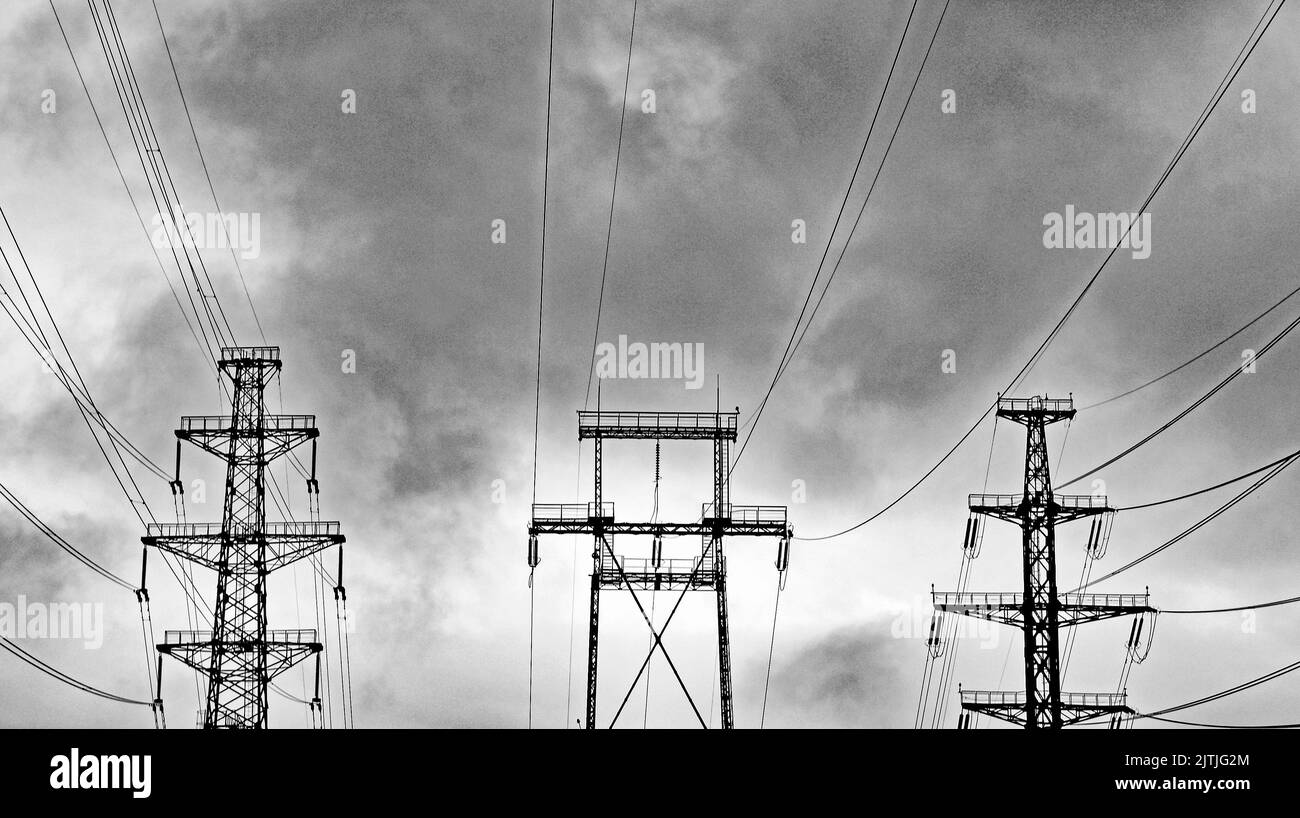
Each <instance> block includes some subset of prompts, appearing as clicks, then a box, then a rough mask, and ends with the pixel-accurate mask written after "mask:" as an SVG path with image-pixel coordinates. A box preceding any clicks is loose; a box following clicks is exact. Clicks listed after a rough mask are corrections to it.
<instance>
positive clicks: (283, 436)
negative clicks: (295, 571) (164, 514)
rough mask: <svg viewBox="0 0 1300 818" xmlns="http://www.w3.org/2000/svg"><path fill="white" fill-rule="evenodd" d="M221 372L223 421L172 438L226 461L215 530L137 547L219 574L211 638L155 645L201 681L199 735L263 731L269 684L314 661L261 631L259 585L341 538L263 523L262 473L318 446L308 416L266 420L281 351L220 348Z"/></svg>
mask: <svg viewBox="0 0 1300 818" xmlns="http://www.w3.org/2000/svg"><path fill="white" fill-rule="evenodd" d="M219 366H220V369H221V371H222V372H223V373H224V374H225V375H226V376H228V377H229V378H230V380H231V383H232V387H233V389H232V392H231V414H230V415H229V416H216V417H213V416H187V417H183V418H182V419H181V428H180V429H177V430H176V437H177V439H178V440H183V441H189V442H190V443H192V444H194V445H195V446H198V447H199V448H200V449H203V450H204V451H207V452H210V453H212V454H214V455H216V456H218V457H220V458H222V459H224V460H225V461H226V486H225V499H224V504H223V507H222V515H221V523H220V524H219V525H215V524H211V523H175V524H172V523H166V524H151V525H149V526H148V529H147V531H146V535H145V536H144V537H143V538H142V540H143V542H144V544H145V545H146V546H151V547H154V548H157V549H159V550H161V551H165V552H168V553H171V554H175V555H176V556H178V557H181V558H183V559H187V560H190V561H192V562H195V563H198V564H199V565H202V566H204V567H207V568H210V569H212V570H214V571H216V573H217V594H216V607H215V610H214V615H213V629H212V630H211V631H167V632H166V633H165V636H164V640H163V642H162V643H161V644H159V645H158V651H159V652H160V653H162V654H166V655H170V656H173V657H175V658H177V659H179V660H180V661H181V662H183V663H185V664H187V665H189V666H190V667H193V668H196V669H197V670H199V671H201V672H203V673H205V674H206V675H207V678H208V690H207V700H206V702H205V705H204V716H203V726H204V727H205V728H264V727H266V726H267V686H268V685H269V684H270V681H271V679H272V678H273V677H274V676H276V675H277V674H279V673H281V672H283V671H284V670H286V669H288V668H289V667H292V666H293V665H294V664H296V663H297V662H299V661H301V660H302V659H304V658H306V657H307V656H310V655H312V654H319V653H320V651H321V644H320V643H319V642H317V641H316V632H315V630H293V631H270V630H268V629H267V616H266V596H267V593H266V580H267V576H268V575H269V574H270V573H271V572H272V571H274V570H276V569H277V568H282V567H284V566H285V565H289V564H290V563H293V562H295V561H296V560H299V559H302V558H304V557H307V556H310V555H312V554H315V553H317V552H319V551H321V550H323V549H325V548H327V547H329V546H331V545H335V544H342V543H343V535H342V534H341V533H340V531H339V524H338V523H337V522H291V523H269V524H268V523H267V521H266V480H265V472H266V467H267V465H268V464H269V463H271V461H273V460H274V459H275V458H277V457H279V456H281V455H284V454H286V453H287V452H289V451H290V450H291V449H293V448H294V447H295V446H298V445H300V444H302V443H304V442H306V441H308V440H314V439H315V438H317V437H318V436H319V432H318V430H317V429H316V425H315V417H314V416H311V415H270V414H267V411H266V400H265V390H266V387H267V385H268V384H269V383H270V381H271V379H272V378H273V377H275V375H276V373H278V372H279V371H280V367H281V361H280V351H279V348H278V347H223V348H222V350H221V360H220V361H219ZM178 445H179V444H178ZM178 456H179V455H178ZM313 478H314V475H313ZM340 581H341V580H340ZM159 667H160V675H161V665H160V666H159ZM160 681H161V680H160ZM159 696H161V691H160V692H159Z"/></svg>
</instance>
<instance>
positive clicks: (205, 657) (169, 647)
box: [157, 628, 323, 679]
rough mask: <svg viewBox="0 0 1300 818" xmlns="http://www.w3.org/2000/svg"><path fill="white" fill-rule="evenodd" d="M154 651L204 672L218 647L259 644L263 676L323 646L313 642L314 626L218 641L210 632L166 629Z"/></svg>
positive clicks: (244, 649)
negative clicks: (264, 661)
mask: <svg viewBox="0 0 1300 818" xmlns="http://www.w3.org/2000/svg"><path fill="white" fill-rule="evenodd" d="M157 647H158V652H159V653H164V654H167V655H168V656H172V657H174V658H176V659H179V660H180V661H181V662H184V663H185V664H187V665H189V666H190V667H192V668H195V669H197V670H200V671H204V672H206V671H207V670H208V668H209V667H210V666H211V663H212V656H213V653H214V652H215V651H217V650H218V649H220V650H221V651H223V652H224V653H226V654H252V653H254V652H256V651H258V650H260V649H262V648H263V647H265V649H266V653H267V666H266V670H267V678H268V679H270V678H274V677H275V676H277V675H279V674H280V673H283V672H284V671H286V670H288V669H289V668H291V667H293V666H294V665H295V664H297V663H298V662H300V661H302V660H303V659H305V658H307V657H308V656H310V655H312V654H313V653H320V652H321V650H322V649H323V648H322V646H321V643H320V642H318V641H316V630H315V628H303V629H297V630H274V631H267V632H266V639H264V640H256V639H249V640H245V641H233V642H232V641H227V642H223V643H220V644H219V643H218V642H217V641H216V640H215V638H214V637H213V635H212V631H166V632H164V633H163V641H162V642H160V643H159V644H158V646H157Z"/></svg>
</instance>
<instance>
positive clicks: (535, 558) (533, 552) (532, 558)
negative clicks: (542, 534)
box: [528, 534, 542, 568]
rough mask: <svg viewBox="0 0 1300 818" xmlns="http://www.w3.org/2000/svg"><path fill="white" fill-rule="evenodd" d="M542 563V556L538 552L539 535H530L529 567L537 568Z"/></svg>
mask: <svg viewBox="0 0 1300 818" xmlns="http://www.w3.org/2000/svg"><path fill="white" fill-rule="evenodd" d="M541 561H542V560H541V555H540V554H539V553H538V550H537V535H536V534H529V535H528V567H529V568H536V567H537V564H538V563H539V562H541Z"/></svg>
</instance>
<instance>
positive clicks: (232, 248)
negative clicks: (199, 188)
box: [152, 0, 267, 344]
mask: <svg viewBox="0 0 1300 818" xmlns="http://www.w3.org/2000/svg"><path fill="white" fill-rule="evenodd" d="M152 2H153V14H154V17H155V18H156V19H157V20H158V32H159V33H160V34H162V40H163V47H164V48H166V49H167V61H168V62H169V63H171V67H172V76H173V77H175V78H176V91H177V93H179V94H180V97H181V105H182V107H184V109H185V119H186V121H188V122H189V124H190V135H191V136H193V137H194V149H195V150H196V151H198V154H199V162H200V163H201V164H202V165H203V176H204V178H206V179H207V180H208V192H210V193H211V194H212V204H213V206H214V207H216V208H217V214H218V215H219V216H220V215H221V214H222V212H223V211H222V210H221V203H220V202H219V201H217V189H216V187H215V186H213V184H212V174H210V173H208V160H207V159H205V158H204V156H203V146H201V145H200V144H199V134H198V132H197V131H196V130H195V129H194V119H193V118H192V117H191V116H190V104H189V103H188V102H187V101H186V100H185V89H184V88H182V87H181V75H180V72H178V71H177V70H176V60H174V59H172V47H171V44H170V43H168V42H167V31H166V29H164V28H163V21H162V15H161V14H159V13H158V3H157V0H152ZM217 221H219V222H221V230H222V232H223V233H224V234H225V236H226V244H227V245H228V246H229V247H230V258H231V260H232V261H234V262H235V271H236V272H237V273H239V283H240V284H241V285H242V286H243V288H244V297H245V298H247V299H248V309H249V311H250V312H252V314H253V323H255V324H256V325H257V333H258V335H260V336H261V337H262V343H264V344H265V343H266V342H267V341H266V332H265V331H264V330H263V329H262V321H261V319H260V318H258V317H257V307H254V306H253V296H252V294H251V293H249V291H248V282H247V281H246V280H245V279H244V269H243V267H241V266H240V264H239V256H238V255H237V254H236V253H235V244H234V242H232V241H231V240H230V231H229V230H228V229H227V228H226V220H225V219H224V218H218V219H217ZM196 252H197V251H196Z"/></svg>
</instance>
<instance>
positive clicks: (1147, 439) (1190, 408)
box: [1055, 316, 1300, 491]
mask: <svg viewBox="0 0 1300 818" xmlns="http://www.w3.org/2000/svg"><path fill="white" fill-rule="evenodd" d="M1297 326H1300V316H1297V317H1296V318H1295V319H1294V320H1293V321H1292V322H1291V323H1290V324H1287V325H1286V327H1284V328H1283V329H1282V331H1281V332H1279V333H1278V334H1277V335H1275V336H1273V340H1271V341H1269V342H1268V343H1267V344H1265V345H1264V348H1263V349H1261V350H1259V352H1257V353H1255V360H1256V361H1258V360H1259V359H1260V358H1262V357H1264V355H1265V354H1266V353H1267V352H1268V351H1269V350H1270V349H1272V348H1273V347H1274V346H1275V345H1276V344H1277V343H1278V342H1280V341H1281V340H1282V339H1283V338H1285V337H1286V336H1287V335H1289V334H1290V332H1291V330H1293V329H1295V328H1296V327H1297ZM1246 371H1247V370H1246V367H1245V366H1238V367H1234V368H1233V370H1232V372H1231V373H1229V374H1228V376H1227V377H1226V378H1224V379H1223V380H1221V381H1219V382H1218V383H1217V384H1215V385H1214V386H1213V387H1212V388H1211V389H1210V391H1208V392H1206V393H1205V394H1204V395H1202V396H1201V397H1199V398H1197V399H1196V401H1194V402H1193V403H1192V404H1191V405H1190V406H1188V407H1187V408H1186V409H1184V410H1183V411H1181V412H1179V413H1178V414H1177V415H1174V416H1173V417H1172V418H1170V419H1169V420H1168V421H1166V422H1165V423H1164V424H1162V425H1161V426H1159V427H1158V428H1157V429H1156V430H1155V431H1153V432H1151V433H1150V434H1148V435H1147V436H1146V437H1144V438H1142V439H1141V440H1139V441H1137V442H1136V443H1134V444H1132V445H1131V446H1129V447H1128V448H1127V449H1124V450H1123V451H1122V452H1120V453H1119V454H1117V455H1115V456H1114V457H1111V458H1110V459H1109V460H1107V461H1106V462H1104V463H1100V464H1098V465H1096V466H1093V467H1092V468H1091V469H1089V470H1088V471H1086V472H1084V473H1083V474H1080V475H1079V476H1077V477H1074V478H1071V479H1069V480H1067V481H1065V482H1064V483H1061V484H1060V485H1059V486H1056V487H1055V490H1056V491H1060V490H1061V489H1063V488H1065V487H1067V486H1070V485H1073V484H1074V483H1077V482H1079V481H1080V480H1083V479H1084V478H1086V477H1091V476H1092V475H1094V474H1096V473H1097V472H1099V471H1101V470H1102V469H1104V468H1106V467H1107V466H1109V465H1111V464H1113V463H1115V462H1117V461H1119V460H1121V459H1123V458H1125V457H1128V456H1129V455H1130V454H1132V453H1133V452H1135V451H1137V450H1138V449H1140V448H1142V447H1143V446H1145V445H1146V444H1148V443H1150V442H1151V441H1152V440H1154V439H1156V438H1157V437H1159V436H1160V435H1162V434H1164V433H1165V432H1166V431H1168V430H1169V429H1170V428H1171V427H1173V426H1174V424H1176V423H1178V422H1179V421H1180V420H1182V419H1183V418H1185V417H1187V416H1188V415H1190V414H1191V413H1192V412H1194V411H1196V410H1197V409H1198V408H1200V406H1201V404H1203V403H1205V402H1206V401H1208V400H1209V399H1210V398H1212V397H1214V396H1215V395H1217V394H1218V393H1219V390H1221V389H1223V388H1224V387H1225V386H1227V385H1228V384H1230V383H1232V381H1234V380H1235V379H1236V378H1237V377H1238V376H1240V375H1241V374H1242V373H1244V372H1246Z"/></svg>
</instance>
